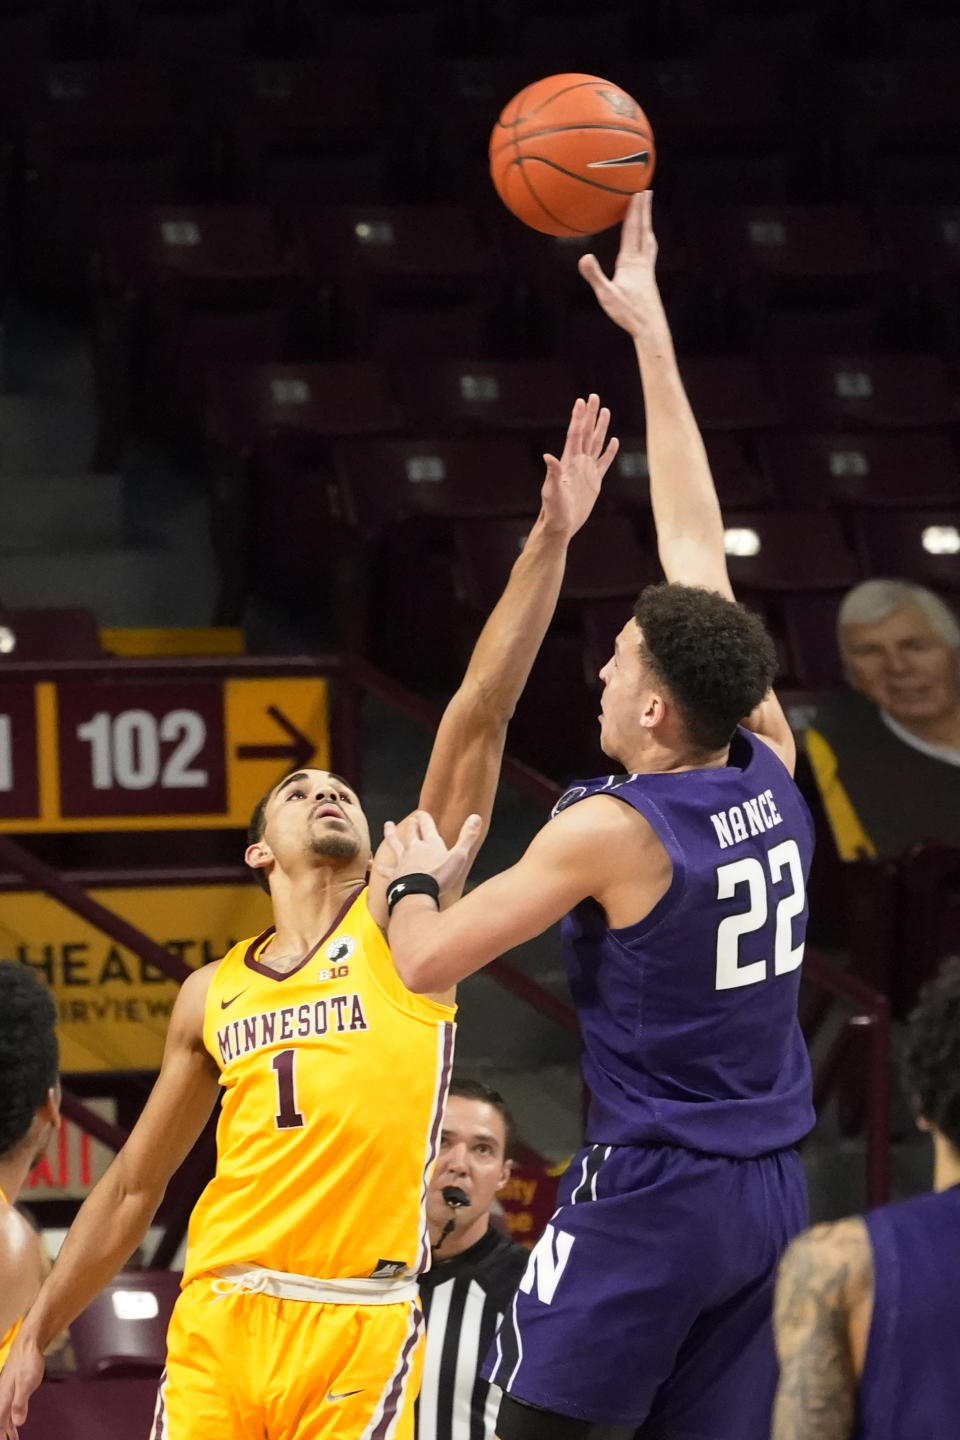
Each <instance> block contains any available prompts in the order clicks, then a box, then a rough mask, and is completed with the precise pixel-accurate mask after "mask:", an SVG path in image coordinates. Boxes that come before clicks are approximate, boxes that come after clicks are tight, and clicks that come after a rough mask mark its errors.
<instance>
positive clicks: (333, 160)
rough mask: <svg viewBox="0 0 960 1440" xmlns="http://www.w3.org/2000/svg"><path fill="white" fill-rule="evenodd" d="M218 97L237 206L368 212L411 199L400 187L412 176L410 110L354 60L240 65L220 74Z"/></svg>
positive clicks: (215, 120) (218, 126)
mask: <svg viewBox="0 0 960 1440" xmlns="http://www.w3.org/2000/svg"><path fill="white" fill-rule="evenodd" d="M210 94H211V104H212V105H213V106H214V109H213V113H212V115H211V117H210V122H211V125H212V126H213V127H214V128H215V130H216V132H217V133H218V135H219V136H220V139H221V143H222V146H223V149H224V152H225V162H226V169H227V177H228V182H229V183H230V185H231V186H232V188H233V192H234V194H236V195H237V196H238V197H242V198H249V199H258V200H264V201H268V202H282V203H285V204H289V205H303V204H304V203H307V202H310V201H315V202H322V203H325V204H331V203H341V204H357V203H360V204H368V203H371V202H381V203H382V202H384V201H388V200H389V199H390V198H391V190H392V189H393V188H398V189H400V190H401V191H402V189H403V187H402V185H399V184H396V185H395V184H394V182H393V179H392V177H394V176H398V175H399V176H403V175H404V171H405V170H409V164H410V162H409V150H408V151H407V157H406V161H405V160H404V146H405V139H406V132H405V126H404V119H405V116H406V115H407V110H405V109H403V108H402V107H396V106H395V105H394V104H392V102H391V99H390V95H389V93H388V87H387V86H386V84H385V82H384V77H383V76H382V75H381V74H380V72H379V71H378V70H377V68H376V67H375V66H372V65H370V64H365V63H363V62H361V61H353V60H323V61H321V60H273V61H266V60H259V61H250V62H245V63H235V64H233V65H228V66H224V67H223V68H222V70H220V71H219V72H218V73H216V75H215V82H214V84H212V85H211V87H210ZM358 97H362V103H358ZM398 167H399V168H398Z"/></svg>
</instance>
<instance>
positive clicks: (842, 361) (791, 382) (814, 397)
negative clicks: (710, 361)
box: [774, 354, 958, 429]
mask: <svg viewBox="0 0 960 1440" xmlns="http://www.w3.org/2000/svg"><path fill="white" fill-rule="evenodd" d="M774 369H775V374H776V379H777V385H778V390H779V394H780V399H781V402H782V404H783V407H784V410H785V411H786V413H787V415H788V417H789V419H790V420H791V421H792V422H793V423H794V424H797V425H801V426H803V427H804V428H805V429H812V428H815V427H817V426H821V425H822V426H828V427H833V426H836V427H838V428H842V429H857V428H859V427H860V426H862V425H864V426H872V425H876V426H882V427H884V428H896V429H904V428H907V427H909V426H914V425H917V426H943V425H949V424H951V423H953V422H955V421H956V419H957V416H958V410H957V405H956V402H955V401H954V399H953V397H952V395H951V394H950V391H949V388H948V385H947V375H946V370H945V367H944V364H943V361H942V360H940V359H939V357H938V356H935V355H905V354H897V355H881V354H872V355H865V354H861V355H779V356H777V357H776V359H775V365H774Z"/></svg>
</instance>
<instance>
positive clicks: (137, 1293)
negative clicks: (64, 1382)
mask: <svg viewBox="0 0 960 1440" xmlns="http://www.w3.org/2000/svg"><path fill="white" fill-rule="evenodd" d="M179 1293H180V1275H179V1274H178V1273H176V1272H175V1271H173V1270H140V1271H125V1272H123V1273H122V1274H120V1275H118V1276H117V1277H116V1278H115V1279H113V1280H110V1281H109V1282H108V1284H107V1285H106V1287H105V1289H103V1290H101V1292H100V1293H99V1295H97V1296H96V1298H95V1299H94V1300H91V1302H90V1304H89V1305H88V1306H87V1307H86V1309H85V1310H82V1311H81V1313H80V1314H79V1315H78V1316H77V1318H76V1320H74V1321H73V1323H72V1324H71V1326H70V1343H71V1345H72V1346H73V1352H74V1356H75V1358H76V1362H77V1373H78V1375H80V1376H81V1377H83V1378H86V1379H93V1378H97V1377H100V1378H105V1377H107V1376H121V1375H126V1376H147V1375H156V1376H159V1375H160V1373H161V1371H162V1370H163V1366H164V1360H165V1356H166V1337H167V1325H168V1323H169V1320H170V1314H171V1311H172V1310H173V1306H174V1302H175V1301H176V1298H177V1295H178V1294H179Z"/></svg>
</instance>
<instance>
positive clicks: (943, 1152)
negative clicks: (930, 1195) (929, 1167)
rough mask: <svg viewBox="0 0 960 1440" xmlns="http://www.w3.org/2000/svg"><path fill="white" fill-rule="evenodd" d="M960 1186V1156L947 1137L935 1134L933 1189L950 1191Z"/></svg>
mask: <svg viewBox="0 0 960 1440" xmlns="http://www.w3.org/2000/svg"><path fill="white" fill-rule="evenodd" d="M954 1185H960V1155H958V1154H957V1152H956V1150H954V1148H953V1146H952V1145H951V1144H950V1142H949V1140H948V1139H947V1138H946V1136H945V1135H941V1134H940V1133H939V1131H937V1130H934V1132H933V1188H934V1190H937V1191H939V1190H949V1189H951V1187H952V1186H954Z"/></svg>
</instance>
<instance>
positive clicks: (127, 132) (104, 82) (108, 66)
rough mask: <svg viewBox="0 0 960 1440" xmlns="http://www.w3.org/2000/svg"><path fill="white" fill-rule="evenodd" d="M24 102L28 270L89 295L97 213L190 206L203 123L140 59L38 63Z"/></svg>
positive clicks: (170, 83)
mask: <svg viewBox="0 0 960 1440" xmlns="http://www.w3.org/2000/svg"><path fill="white" fill-rule="evenodd" d="M22 104H23V107H24V111H25V113H24V115H23V121H22V123H23V128H24V136H23V150H24V156H23V158H24V166H25V175H26V182H27V183H26V186H25V190H24V196H23V215H22V248H23V255H24V261H25V264H26V265H27V267H28V269H29V272H30V273H31V274H33V275H36V276H38V277H39V278H41V279H42V280H43V281H45V282H46V283H48V284H52V285H55V286H58V287H63V288H67V287H69V288H74V289H85V288H86V285H87V283H88V281H89V274H90V254H91V251H92V250H93V245H94V238H95V234H96V227H97V223H98V220H99V216H100V211H101V209H102V208H103V207H104V206H109V205H116V204H130V203H134V204H135V203H141V204H144V203H149V202H151V201H160V200H163V201H177V200H188V199H189V198H190V192H191V189H192V187H193V185H194V184H195V183H196V175H195V172H196V170H197V168H198V165H201V166H202V157H203V155H204V153H205V144H204V134H203V128H202V124H201V123H200V122H199V119H198V114H197V110H195V109H192V108H191V106H190V105H189V104H188V103H186V102H185V97H184V96H183V95H182V94H181V93H180V91H179V89H178V86H177V83H176V80H175V78H174V77H172V76H170V75H168V74H166V73H165V72H163V71H161V70H155V69H153V68H152V67H150V66H148V65H146V64H140V63H138V62H135V61H96V62H93V61H88V62H83V63H69V64H67V63H61V64H56V65H45V66H42V67H41V68H40V69H38V70H37V71H35V72H28V73H27V75H26V76H25V78H24V91H23V95H22Z"/></svg>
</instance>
